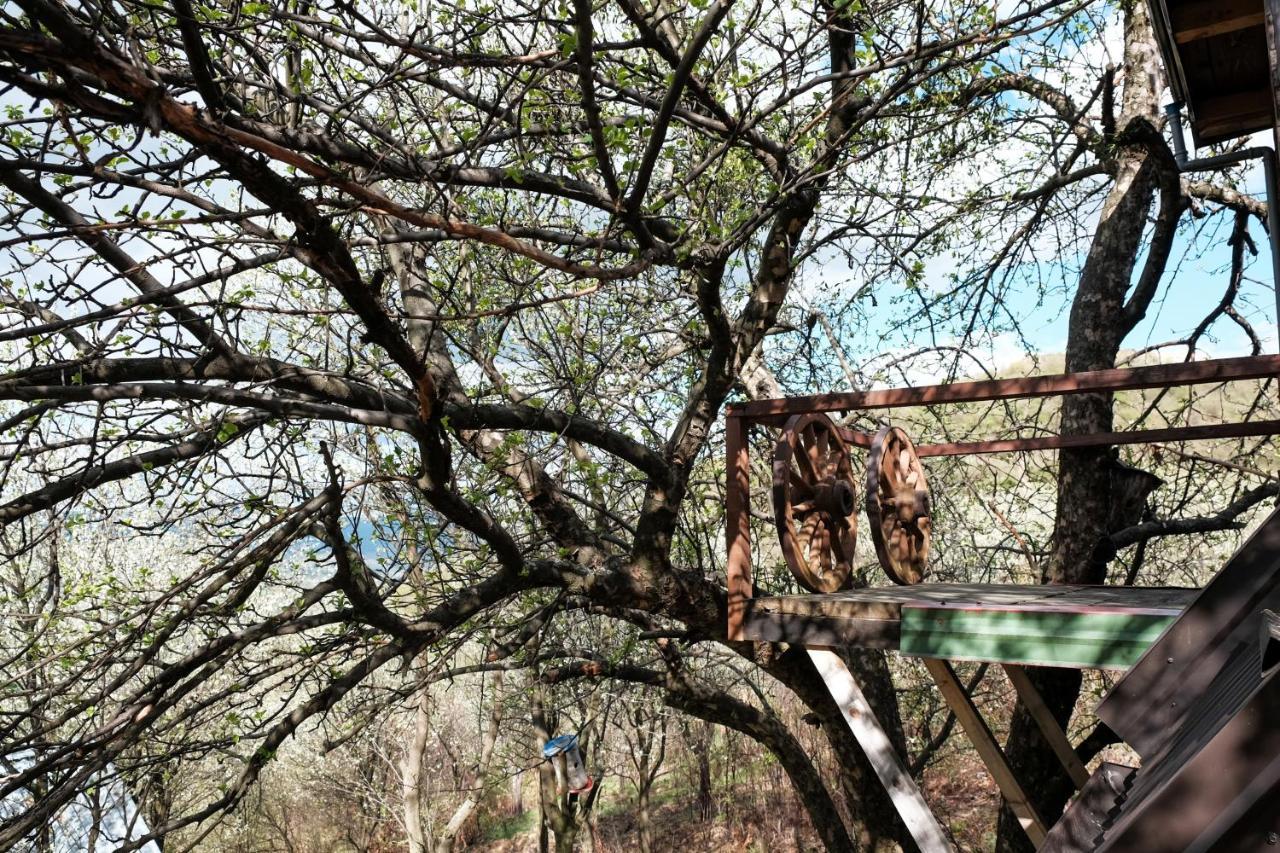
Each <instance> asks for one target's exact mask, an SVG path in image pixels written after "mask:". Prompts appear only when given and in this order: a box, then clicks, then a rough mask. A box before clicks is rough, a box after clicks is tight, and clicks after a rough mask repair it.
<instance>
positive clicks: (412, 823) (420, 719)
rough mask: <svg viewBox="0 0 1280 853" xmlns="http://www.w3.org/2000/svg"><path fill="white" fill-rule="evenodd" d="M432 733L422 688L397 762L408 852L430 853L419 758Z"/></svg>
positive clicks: (428, 699)
mask: <svg viewBox="0 0 1280 853" xmlns="http://www.w3.org/2000/svg"><path fill="white" fill-rule="evenodd" d="M430 733H431V709H430V697H429V695H428V693H427V688H426V686H425V685H424V686H423V687H422V688H420V689H419V691H418V697H417V702H415V703H414V711H413V739H412V740H411V741H410V743H409V748H408V749H407V750H405V753H404V758H402V759H401V761H400V778H401V794H400V798H401V801H402V802H403V804H404V830H405V837H406V840H407V841H408V842H409V853H432V850H431V847H430V846H429V841H428V838H427V834H426V833H425V832H424V831H423V828H422V756H423V754H424V753H425V752H426V749H427V738H428V737H429V735H430Z"/></svg>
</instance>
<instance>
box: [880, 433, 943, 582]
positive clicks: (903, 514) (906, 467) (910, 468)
mask: <svg viewBox="0 0 1280 853" xmlns="http://www.w3.org/2000/svg"><path fill="white" fill-rule="evenodd" d="M931 516H932V506H931V504H930V502H929V483H928V481H927V480H926V479H925V475H924V467H923V466H922V465H921V464H920V457H919V456H917V455H916V449H915V446H914V445H912V443H911V439H910V438H908V437H907V434H906V433H905V432H903V431H902V430H901V429H900V428H898V427H883V428H882V429H881V430H880V431H879V432H878V433H876V437H875V441H873V442H872V444H871V456H870V458H869V459H868V461H867V517H868V518H869V519H870V520H871V539H872V541H874V542H875V543H876V556H877V557H879V558H880V565H881V566H884V570H885V572H887V573H888V575H889V577H890V578H892V579H893V581H894V583H900V584H913V583H920V581H922V580H924V574H925V568H926V564H927V562H928V558H929V539H930V536H931V530H932V526H933V521H932V517H931Z"/></svg>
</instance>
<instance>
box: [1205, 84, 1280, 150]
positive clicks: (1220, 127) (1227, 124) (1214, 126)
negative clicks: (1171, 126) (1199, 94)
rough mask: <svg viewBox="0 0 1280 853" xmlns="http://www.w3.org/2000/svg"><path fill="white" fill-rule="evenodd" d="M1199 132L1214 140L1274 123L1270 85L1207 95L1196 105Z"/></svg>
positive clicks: (1259, 128) (1260, 128)
mask: <svg viewBox="0 0 1280 853" xmlns="http://www.w3.org/2000/svg"><path fill="white" fill-rule="evenodd" d="M1192 117H1193V119H1194V121H1195V129H1196V133H1198V134H1199V135H1200V137H1201V138H1202V139H1207V140H1214V139H1222V138H1228V137H1231V136H1238V135H1239V134H1242V133H1246V132H1251V131H1254V130H1262V129H1263V128H1267V127H1270V126H1271V125H1272V124H1273V123H1274V117H1275V107H1274V105H1273V104H1272V100H1271V90H1270V89H1269V88H1265V87H1263V88H1258V89H1253V90H1250V91H1248V92H1236V93H1234V94H1230V95H1219V96H1218V97H1215V98H1205V99H1204V100H1202V101H1199V102H1198V103H1196V104H1195V105H1194V109H1193V110H1192Z"/></svg>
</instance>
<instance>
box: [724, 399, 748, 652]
mask: <svg viewBox="0 0 1280 853" xmlns="http://www.w3.org/2000/svg"><path fill="white" fill-rule="evenodd" d="M749 428H750V425H749V423H748V421H747V419H746V418H744V417H738V416H736V415H729V416H727V417H726V418H725V419H724V433H725V437H724V449H725V465H724V469H725V483H724V515H725V535H724V538H725V550H726V553H727V555H728V557H727V561H726V563H725V574H726V575H727V576H728V587H729V620H728V621H729V624H728V626H727V633H728V637H729V639H730V640H739V641H740V640H742V639H743V635H742V623H743V622H744V620H745V619H746V615H747V601H748V600H749V599H750V598H751V512H750V508H751V460H750V457H749V451H750V445H749V443H748V442H747V432H748V430H749Z"/></svg>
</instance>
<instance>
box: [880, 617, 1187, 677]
mask: <svg viewBox="0 0 1280 853" xmlns="http://www.w3.org/2000/svg"><path fill="white" fill-rule="evenodd" d="M1177 615H1178V614H1177V612H1176V611H1159V610H1148V611H1145V612H1143V611H1136V612H1135V611H1123V610H1122V611H1120V612H1117V611H1116V609H1110V608H1108V609H1101V608H1100V609H1098V610H1092V611H1079V610H1076V611H1046V610H1030V609H1028V610H1019V609H1007V610H995V609H964V608H950V607H911V606H907V607H903V608H902V640H901V645H900V647H899V648H900V650H901V652H902V653H903V654H907V655H916V656H919V657H932V658H943V659H945V660H970V661H990V662H993V663H1021V664H1030V665H1033V666H1063V667H1071V668H1073V669H1128V668H1129V667H1130V666H1132V665H1133V664H1134V662H1136V661H1137V660H1138V658H1139V657H1141V656H1142V653H1143V652H1145V651H1146V650H1147V649H1148V648H1149V647H1150V646H1151V644H1152V643H1153V642H1155V640H1156V638H1157V637H1159V636H1160V634H1161V632H1162V631H1164V629H1165V627H1166V626H1168V625H1169V623H1170V622H1172V621H1173V620H1174V619H1176V618H1177Z"/></svg>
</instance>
